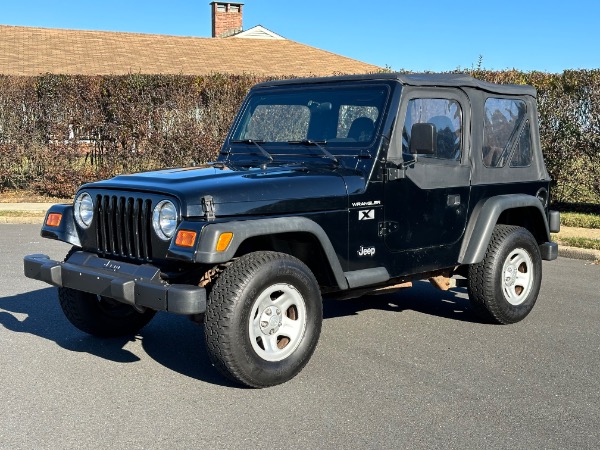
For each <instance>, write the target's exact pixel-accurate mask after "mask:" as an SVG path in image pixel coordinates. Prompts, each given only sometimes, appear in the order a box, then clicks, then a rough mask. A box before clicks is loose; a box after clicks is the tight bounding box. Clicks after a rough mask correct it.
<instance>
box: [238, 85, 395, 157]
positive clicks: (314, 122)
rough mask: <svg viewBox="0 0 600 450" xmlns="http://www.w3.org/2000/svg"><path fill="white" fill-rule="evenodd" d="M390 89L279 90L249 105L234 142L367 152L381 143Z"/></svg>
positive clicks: (257, 97)
mask: <svg viewBox="0 0 600 450" xmlns="http://www.w3.org/2000/svg"><path fill="white" fill-rule="evenodd" d="M389 91H390V89H389V86H388V85H387V84H373V83H371V84H365V83H360V84H358V83H357V84H355V85H352V86H348V85H343V86H340V85H335V86H332V85H329V86H323V85H320V86H316V87H308V88H307V87H306V86H303V87H302V88H298V87H279V88H275V89H272V90H269V91H266V92H265V91H262V92H257V93H255V94H254V95H252V96H251V97H250V99H249V100H248V102H247V104H246V106H245V109H244V112H243V114H242V116H241V118H240V120H239V121H238V122H237V126H236V128H235V130H234V131H233V134H232V135H231V141H232V142H234V143H235V142H242V141H254V142H259V143H261V145H267V146H268V145H269V144H280V145H278V150H279V147H280V146H281V144H285V145H284V146H283V147H285V146H291V145H294V144H296V145H297V144H301V143H304V144H306V143H307V142H308V143H309V144H314V143H317V144H318V145H321V146H322V145H326V146H327V147H328V148H329V149H330V150H332V149H335V148H352V147H355V148H358V147H360V148H365V147H367V146H370V145H371V144H372V143H373V142H374V141H375V139H376V137H377V130H378V129H379V124H380V122H381V120H382V116H383V109H384V107H385V104H386V100H387V98H388V96H389Z"/></svg>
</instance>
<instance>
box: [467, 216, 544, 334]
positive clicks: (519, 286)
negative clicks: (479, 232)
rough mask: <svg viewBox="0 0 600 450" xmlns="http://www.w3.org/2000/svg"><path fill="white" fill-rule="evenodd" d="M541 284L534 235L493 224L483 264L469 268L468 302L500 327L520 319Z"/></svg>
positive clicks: (530, 304) (539, 258)
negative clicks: (500, 324) (499, 324)
mask: <svg viewBox="0 0 600 450" xmlns="http://www.w3.org/2000/svg"><path fill="white" fill-rule="evenodd" d="M541 282H542V259H541V256H540V251H539V247H538V245H537V242H536V241H535V238H534V237H533V235H532V234H531V233H530V232H529V231H528V230H526V229H525V228H522V227H517V226H510V225H496V226H495V227H494V232H493V234H492V238H491V239H490V243H489V245H488V248H487V250H486V253H485V257H484V258H483V261H481V262H480V263H477V264H472V265H471V266H469V273H468V291H469V299H470V300H471V303H472V304H473V305H474V306H475V309H476V310H477V311H478V312H479V313H480V314H481V315H482V316H484V317H485V318H487V319H489V320H491V321H493V322H496V323H502V324H508V323H515V322H518V321H520V320H523V319H524V318H525V317H527V315H528V314H529V313H530V312H531V310H532V309H533V306H534V305H535V302H536V300H537V296H538V293H539V291H540V285H541Z"/></svg>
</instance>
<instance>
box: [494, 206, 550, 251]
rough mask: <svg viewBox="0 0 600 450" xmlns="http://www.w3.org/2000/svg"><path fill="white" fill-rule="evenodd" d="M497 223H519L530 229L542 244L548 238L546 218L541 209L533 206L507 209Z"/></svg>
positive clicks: (520, 225)
mask: <svg viewBox="0 0 600 450" xmlns="http://www.w3.org/2000/svg"><path fill="white" fill-rule="evenodd" d="M497 223H498V224H501V225H517V226H519V227H523V228H526V229H528V230H529V232H530V233H531V234H533V237H534V238H535V240H536V241H537V243H538V244H542V243H544V242H546V241H547V240H548V236H547V234H546V224H545V222H544V218H543V217H542V216H541V214H540V210H539V209H537V208H534V207H533V206H528V207H523V208H512V209H506V210H504V211H502V213H501V214H500V217H498V221H497Z"/></svg>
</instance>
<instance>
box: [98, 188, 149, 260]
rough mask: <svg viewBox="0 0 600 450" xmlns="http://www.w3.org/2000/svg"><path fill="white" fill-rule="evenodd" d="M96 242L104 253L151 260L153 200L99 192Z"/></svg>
mask: <svg viewBox="0 0 600 450" xmlns="http://www.w3.org/2000/svg"><path fill="white" fill-rule="evenodd" d="M94 208H95V211H94V216H95V217H96V219H97V225H96V242H97V243H98V251H99V252H100V253H101V254H102V256H117V257H120V258H127V259H135V260H142V261H151V258H152V242H151V234H150V230H151V227H152V223H151V220H152V200H150V199H143V198H136V197H125V196H118V195H97V196H96V202H95V204H94Z"/></svg>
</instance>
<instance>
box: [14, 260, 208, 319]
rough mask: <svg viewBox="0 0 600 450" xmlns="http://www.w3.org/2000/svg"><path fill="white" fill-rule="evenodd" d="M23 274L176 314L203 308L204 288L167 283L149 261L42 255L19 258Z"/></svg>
mask: <svg viewBox="0 0 600 450" xmlns="http://www.w3.org/2000/svg"><path fill="white" fill-rule="evenodd" d="M23 263H24V271H25V276H26V277H28V278H33V279H35V280H40V281H45V282H46V283H49V284H51V285H53V286H59V287H67V288H71V289H75V290H78V291H83V292H89V293H91V294H97V295H102V296H105V297H110V298H113V299H115V300H117V301H120V302H122V303H126V304H129V305H132V306H138V307H145V308H150V309H154V310H157V311H169V312H173V313H176V314H201V313H204V312H205V311H206V290H205V289H204V288H201V287H198V286H193V285H189V284H167V283H165V282H164V281H162V280H161V279H160V270H159V269H158V268H156V267H154V266H152V265H150V264H142V265H137V264H130V263H124V262H120V261H114V260H109V259H105V258H100V257H98V256H97V255H95V254H93V253H87V252H75V253H73V254H72V255H71V256H70V257H69V259H67V261H65V262H59V261H54V260H51V259H50V258H49V257H48V256H46V255H28V256H25V258H24V259H23Z"/></svg>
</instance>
